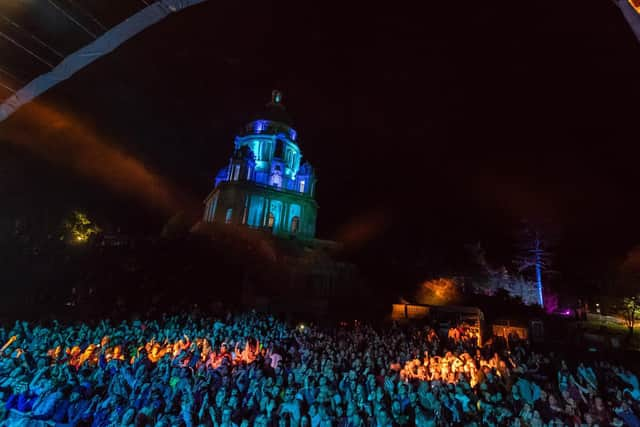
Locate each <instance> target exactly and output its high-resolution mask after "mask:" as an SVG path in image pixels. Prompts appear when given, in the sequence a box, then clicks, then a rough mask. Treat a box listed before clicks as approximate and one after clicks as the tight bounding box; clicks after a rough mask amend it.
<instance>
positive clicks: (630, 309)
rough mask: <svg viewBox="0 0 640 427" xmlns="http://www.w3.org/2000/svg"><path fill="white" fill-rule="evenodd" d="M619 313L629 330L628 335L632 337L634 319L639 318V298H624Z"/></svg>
mask: <svg viewBox="0 0 640 427" xmlns="http://www.w3.org/2000/svg"><path fill="white" fill-rule="evenodd" d="M619 311H620V314H621V315H622V317H623V318H624V323H625V325H626V326H627V328H629V335H633V328H634V327H635V325H636V319H637V318H638V317H640V298H638V297H635V296H634V297H627V298H624V299H623V300H622V305H621V306H620V310H619Z"/></svg>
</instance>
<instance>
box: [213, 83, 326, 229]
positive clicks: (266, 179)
mask: <svg viewBox="0 0 640 427" xmlns="http://www.w3.org/2000/svg"><path fill="white" fill-rule="evenodd" d="M298 142H299V141H298V134H297V132H296V131H295V129H293V127H292V126H291V119H290V117H289V116H288V114H287V113H286V111H285V108H284V106H283V105H282V95H281V94H280V93H279V92H277V91H274V92H273V94H272V99H271V102H270V103H269V104H267V108H266V110H265V111H264V112H262V113H261V114H259V115H258V116H257V117H255V118H254V119H253V120H252V121H250V122H249V123H248V124H247V125H246V126H244V128H243V129H242V131H241V132H239V134H238V135H237V136H236V137H235V141H234V147H233V154H232V156H231V158H230V159H229V163H228V165H227V166H226V167H224V168H222V169H221V170H220V172H219V173H218V175H217V176H216V179H215V186H214V189H213V191H212V192H211V193H210V194H209V195H208V197H207V198H206V199H205V211H204V216H203V220H204V222H205V223H219V224H231V225H236V226H245V227H249V228H253V229H261V230H266V231H268V232H270V233H273V234H274V235H276V236H279V237H295V238H299V239H303V240H308V239H313V238H314V237H315V233H316V219H317V212H318V205H317V203H316V201H315V197H314V196H315V190H316V184H317V178H316V176H315V173H314V170H313V168H312V166H311V165H310V164H309V163H308V162H303V161H302V159H303V157H302V152H301V150H300V147H299V145H298Z"/></svg>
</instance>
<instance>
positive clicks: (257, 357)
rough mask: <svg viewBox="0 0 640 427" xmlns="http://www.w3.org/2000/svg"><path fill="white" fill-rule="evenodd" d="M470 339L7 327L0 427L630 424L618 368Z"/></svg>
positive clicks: (283, 326) (627, 391) (364, 328)
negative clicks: (480, 344) (570, 360)
mask: <svg viewBox="0 0 640 427" xmlns="http://www.w3.org/2000/svg"><path fill="white" fill-rule="evenodd" d="M440 332H444V333H440ZM476 335H477V331H474V330H473V329H472V328H468V327H466V326H464V325H460V326H458V327H455V328H453V329H450V330H448V331H446V330H445V331H439V330H436V329H433V328H430V327H428V326H424V325H423V326H417V325H413V326H410V325H403V326H399V325H391V326H388V327H385V328H382V329H378V328H374V327H372V326H370V325H366V324H362V323H355V324H353V325H348V326H336V327H332V328H321V327H317V326H313V325H304V324H299V325H293V324H289V323H287V322H285V321H281V320H279V319H277V318H276V317H274V316H272V315H268V314H260V313H256V312H244V313H237V314H231V313H229V314H227V315H226V316H222V317H220V318H207V317H204V316H198V317H193V316H186V315H185V316H164V317H163V318H162V320H154V321H139V320H137V321H129V322H127V321H125V322H121V323H118V324H112V323H110V322H109V321H102V322H100V323H99V324H94V325H91V326H90V325H88V324H76V325H64V324H60V323H57V322H53V323H51V324H47V325H43V324H33V323H31V324H30V323H27V322H16V323H15V325H14V326H13V327H8V328H0V343H5V344H4V345H3V346H2V347H1V348H0V401H1V402H2V407H1V408H0V425H3V426H27V427H30V426H38V427H39V426H92V427H106V426H127V427H129V426H167V427H169V426H186V427H200V426H210V427H211V426H213V427H245V426H260V427H329V426H331V427H405V426H418V427H425V426H532V427H538V426H571V427H573V426H602V427H604V426H609V425H613V426H623V425H627V426H630V427H640V418H639V415H640V384H639V381H638V377H637V376H636V375H635V374H634V373H633V372H631V371H630V370H628V369H625V368H624V367H621V366H616V365H614V364H612V363H610V362H608V361H605V360H602V361H599V362H596V363H578V364H576V365H575V366H574V365H572V364H571V363H567V362H565V361H564V360H562V359H561V358H560V357H558V356H557V355H555V354H552V353H549V354H538V353H535V352H533V351H531V349H530V347H529V345H528V343H527V342H526V341H523V340H519V339H517V338H516V337H512V338H511V339H508V340H504V339H497V338H496V339H493V340H489V341H488V342H487V343H485V345H483V346H482V347H479V346H478V345H477V339H476ZM570 365H571V366H570Z"/></svg>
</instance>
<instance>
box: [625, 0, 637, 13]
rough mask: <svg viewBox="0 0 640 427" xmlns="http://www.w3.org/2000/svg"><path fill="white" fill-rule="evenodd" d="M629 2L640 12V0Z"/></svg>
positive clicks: (630, 0)
mask: <svg viewBox="0 0 640 427" xmlns="http://www.w3.org/2000/svg"><path fill="white" fill-rule="evenodd" d="M628 1H629V4H630V5H631V7H632V8H634V9H635V10H636V12H638V13H640V0H628Z"/></svg>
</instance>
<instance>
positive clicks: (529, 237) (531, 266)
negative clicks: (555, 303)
mask: <svg viewBox="0 0 640 427" xmlns="http://www.w3.org/2000/svg"><path fill="white" fill-rule="evenodd" d="M548 246H549V242H548V241H547V240H545V239H544V238H543V234H542V232H541V231H540V230H539V229H538V228H537V227H533V226H532V225H530V224H528V223H526V222H524V223H523V226H522V229H521V230H520V233H519V236H518V255H517V256H516V259H515V260H514V264H515V266H516V269H517V271H518V273H520V274H523V273H527V272H531V271H532V272H533V273H534V275H535V277H534V281H535V283H536V287H537V291H538V304H540V307H542V308H544V298H543V295H542V291H543V283H542V277H543V275H544V274H545V273H547V272H548V271H549V265H550V260H551V252H549V251H548V250H547V248H548Z"/></svg>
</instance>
